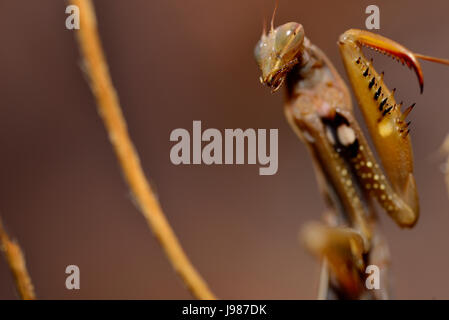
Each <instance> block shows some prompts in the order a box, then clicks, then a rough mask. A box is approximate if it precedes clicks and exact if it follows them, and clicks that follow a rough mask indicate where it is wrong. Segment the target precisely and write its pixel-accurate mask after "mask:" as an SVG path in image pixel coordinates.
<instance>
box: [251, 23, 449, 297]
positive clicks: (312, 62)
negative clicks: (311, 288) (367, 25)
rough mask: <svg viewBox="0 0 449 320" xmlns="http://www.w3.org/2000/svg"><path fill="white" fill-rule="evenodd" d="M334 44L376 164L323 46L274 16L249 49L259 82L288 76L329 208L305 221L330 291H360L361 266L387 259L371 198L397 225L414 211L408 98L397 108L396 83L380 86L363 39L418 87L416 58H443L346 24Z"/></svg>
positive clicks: (295, 122)
mask: <svg viewBox="0 0 449 320" xmlns="http://www.w3.org/2000/svg"><path fill="white" fill-rule="evenodd" d="M338 46H339V49H340V53H341V56H342V59H343V63H344V67H345V69H346V72H347V74H348V77H349V80H350V83H351V86H352V89H353V91H354V93H355V96H356V98H357V101H358V104H359V107H360V109H361V110H362V114H363V118H364V122H365V124H366V127H367V129H368V132H369V134H370V137H371V140H372V142H373V144H374V147H375V149H376V151H377V154H378V156H379V158H380V161H381V164H382V167H383V168H382V167H381V165H380V163H378V161H377V160H376V158H375V157H374V155H373V152H372V151H371V148H370V146H369V145H368V143H367V139H366V138H365V137H364V135H363V133H362V131H361V129H360V126H359V124H358V121H357V120H356V118H355V116H354V113H353V108H352V104H351V98H350V94H349V90H348V88H347V86H346V84H345V83H344V81H343V80H342V78H341V77H340V75H339V74H338V73H337V71H336V69H335V68H334V66H333V65H332V63H331V62H330V61H329V59H328V58H327V57H326V55H325V54H324V53H323V52H322V51H321V50H320V49H319V48H318V47H316V46H315V45H313V44H312V43H311V42H310V40H309V39H308V38H307V37H306V36H305V32H304V28H303V26H302V25H301V24H299V23H295V22H290V23H286V24H284V25H281V26H279V27H277V28H276V29H275V28H274V27H273V22H272V25H271V30H270V31H269V32H268V33H266V32H265V31H264V32H263V34H262V37H261V39H260V41H259V42H258V44H257V45H256V48H255V52H254V53H255V58H256V61H257V63H258V65H259V68H260V70H261V72H262V75H261V77H260V81H261V82H262V83H263V84H265V85H267V86H268V87H269V88H271V90H272V91H273V92H275V91H277V90H278V89H279V88H280V87H281V86H282V85H283V84H284V83H285V86H286V91H287V99H286V103H285V114H286V117H287V120H288V122H289V123H290V125H291V127H292V128H293V130H294V131H295V132H296V134H297V135H298V136H299V138H300V139H301V140H302V141H303V142H304V143H305V145H306V146H307V148H308V150H309V152H310V154H311V156H312V159H313V164H314V168H315V172H316V176H317V180H318V182H319V185H320V189H321V190H322V192H323V193H324V196H325V199H327V200H328V203H329V205H330V207H331V208H332V209H333V210H334V211H335V212H336V213H335V219H336V224H335V225H333V226H323V225H313V226H309V227H308V228H306V230H305V232H304V237H305V240H306V241H305V242H306V245H307V247H308V248H309V249H310V250H311V251H312V252H313V253H316V254H317V255H319V256H320V257H321V258H323V259H324V260H325V261H326V262H327V265H328V266H329V267H328V269H329V270H330V272H329V273H330V275H331V277H330V280H329V286H330V287H331V288H334V293H337V295H340V296H343V297H345V298H361V297H365V296H366V294H370V293H367V291H366V289H365V288H364V281H363V279H364V277H365V273H364V270H365V269H364V268H365V267H366V265H368V264H373V263H377V264H379V267H380V268H385V263H383V262H382V261H386V260H388V259H386V258H385V257H386V256H387V254H386V248H384V249H382V247H380V246H381V245H382V246H384V242H383V241H381V240H380V239H381V238H380V235H379V233H378V231H377V230H376V228H375V221H376V213H375V209H374V206H373V200H374V199H376V200H377V202H378V204H379V205H380V206H381V207H382V208H383V210H385V211H386V212H387V213H388V215H390V217H391V218H392V219H393V220H394V221H395V222H396V223H397V224H398V225H399V226H400V227H405V228H410V227H413V226H414V225H415V223H416V222H417V220H418V217H419V200H418V191H417V188H416V183H415V179H414V176H413V154H412V146H411V141H410V135H409V132H410V129H409V124H410V122H407V121H406V118H407V116H408V115H409V113H410V111H411V110H412V109H413V107H414V105H412V106H410V107H408V108H406V109H405V110H403V111H402V110H401V106H402V103H400V104H398V103H397V102H396V100H395V97H394V93H395V90H394V89H393V90H390V89H389V88H388V87H387V85H386V84H385V83H384V80H383V73H381V74H379V73H377V72H376V70H375V69H374V66H373V63H372V61H368V60H367V59H366V57H365V55H364V54H363V52H362V47H367V48H370V49H374V50H376V51H379V52H382V53H385V54H387V55H389V56H391V57H393V58H395V59H397V60H398V61H400V62H402V63H403V64H405V65H407V66H408V67H410V68H412V69H413V70H414V72H415V73H416V75H417V77H418V82H419V86H420V90H421V92H422V91H423V87H424V79H423V73H422V69H421V65H420V63H419V61H418V59H422V60H428V61H433V62H438V63H443V64H449V61H446V60H442V59H437V58H432V57H428V56H424V55H420V54H416V53H413V52H411V51H410V50H408V49H407V48H405V47H404V46H402V45H401V44H399V43H397V42H395V41H393V40H391V39H388V38H385V37H383V36H380V35H377V34H374V33H371V32H367V31H363V30H356V29H351V30H348V31H346V32H345V33H343V34H342V35H341V36H340V38H339V40H338ZM342 266H344V267H342ZM346 269H347V270H346ZM374 295H376V294H374ZM383 297H385V295H383ZM374 298H378V296H377V297H376V296H374Z"/></svg>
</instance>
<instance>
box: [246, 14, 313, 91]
mask: <svg viewBox="0 0 449 320" xmlns="http://www.w3.org/2000/svg"><path fill="white" fill-rule="evenodd" d="M303 51H304V28H303V26H302V25H301V24H299V23H296V22H289V23H286V24H283V25H281V26H279V27H277V28H276V29H274V28H273V23H272V25H271V30H270V31H269V32H268V34H266V33H265V30H264V32H263V34H262V37H261V39H260V40H259V42H258V43H257V45H256V47H255V49H254V57H255V58H256V61H257V64H258V65H259V68H260V70H261V71H262V76H261V77H260V82H261V83H262V84H266V85H267V86H268V87H270V88H271V90H272V92H275V91H276V90H278V89H279V87H280V86H281V85H282V83H283V82H284V80H285V77H286V75H287V73H288V72H289V71H290V70H291V69H292V68H293V67H294V66H295V65H296V64H298V63H299V62H300V61H299V59H300V56H301V54H302V52H303Z"/></svg>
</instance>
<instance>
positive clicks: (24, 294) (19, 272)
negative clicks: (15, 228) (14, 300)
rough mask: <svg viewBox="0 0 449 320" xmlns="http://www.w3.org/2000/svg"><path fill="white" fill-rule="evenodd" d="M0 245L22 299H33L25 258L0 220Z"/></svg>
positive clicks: (34, 297)
mask: <svg viewBox="0 0 449 320" xmlns="http://www.w3.org/2000/svg"><path fill="white" fill-rule="evenodd" d="M0 246H1V249H2V251H3V252H4V254H5V258H6V261H7V263H8V265H9V268H10V269H11V272H12V274H13V276H14V281H15V283H16V287H17V291H18V292H19V294H20V297H21V298H22V299H23V300H34V299H36V296H35V294H34V288H33V284H32V282H31V278H30V275H29V274H28V271H27V268H26V265H25V258H24V256H23V253H22V250H21V249H20V247H19V245H18V244H17V243H16V242H15V241H12V240H11V239H10V238H9V236H8V234H7V233H6V231H5V229H4V227H3V223H2V221H1V220H0Z"/></svg>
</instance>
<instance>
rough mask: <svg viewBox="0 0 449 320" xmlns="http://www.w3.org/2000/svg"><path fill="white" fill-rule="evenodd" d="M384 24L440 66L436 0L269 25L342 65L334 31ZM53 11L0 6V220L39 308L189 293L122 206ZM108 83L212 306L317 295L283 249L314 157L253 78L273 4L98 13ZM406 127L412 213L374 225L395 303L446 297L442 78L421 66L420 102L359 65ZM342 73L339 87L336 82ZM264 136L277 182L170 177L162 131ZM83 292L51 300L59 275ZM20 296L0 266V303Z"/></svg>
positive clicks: (46, 6)
mask: <svg viewBox="0 0 449 320" xmlns="http://www.w3.org/2000/svg"><path fill="white" fill-rule="evenodd" d="M369 4H378V5H379V7H380V11H381V30H380V33H382V34H383V35H385V36H388V37H391V38H393V39H395V40H397V41H399V42H401V43H403V44H404V45H406V46H407V47H409V48H411V49H412V50H415V51H417V52H420V53H424V54H431V55H435V56H441V57H446V58H449V42H448V41H447V40H446V39H448V36H447V35H448V32H449V19H448V12H449V3H448V2H447V1H443V0H441V1H436V0H427V1H425V2H424V1H409V0H407V1H406V0H401V1H355V0H354V1H344V2H343V1H330V0H327V1H324V0H313V1H300V0H281V1H280V5H279V10H278V14H277V16H276V24H281V23H284V22H287V21H298V22H301V23H302V24H303V25H304V27H305V30H306V35H307V36H308V37H309V38H310V39H311V40H312V41H313V42H314V43H315V44H317V45H318V46H320V47H321V49H323V51H324V52H326V53H327V54H328V56H329V57H330V59H331V60H332V61H333V62H334V63H335V65H336V67H337V69H338V70H339V71H340V72H341V73H342V74H343V73H344V70H343V67H342V63H341V60H340V57H339V54H338V51H337V45H336V41H337V39H338V36H339V34H341V33H342V32H344V31H345V30H346V29H349V28H364V25H365V18H366V14H365V8H366V6H367V5H369ZM66 5H67V3H66V2H64V1H60V0H40V1H14V0H1V1H0V38H1V39H2V49H1V50H0V74H1V78H0V105H1V117H0V146H1V157H0V214H1V216H2V217H3V219H4V222H5V224H6V227H7V229H8V231H9V233H10V234H11V235H12V236H14V237H15V238H17V239H18V241H19V242H20V244H21V246H22V248H23V249H24V251H25V254H26V259H27V263H28V267H29V271H30V273H31V276H32V278H33V280H34V283H35V287H36V291H37V294H38V297H39V298H44V299H50V298H62V299H80V298H87V299H91V298H101V299H108V298H114V299H118V298H126V299H129V298H136V299H171V298H173V299H185V298H190V297H191V296H190V295H189V293H188V292H187V290H186V289H185V288H184V286H183V284H182V282H181V281H180V280H179V279H178V277H177V276H176V275H175V274H174V272H173V270H172V268H171V266H170V265H169V263H168V262H167V259H166V257H165V255H164V254H163V253H162V250H161V249H160V247H159V246H158V244H157V242H156V240H155V238H154V237H153V236H152V234H151V232H150V231H149V229H148V227H147V225H146V223H145V221H144V219H143V217H142V216H141V214H140V213H139V212H138V211H137V210H136V208H135V207H134V205H133V203H132V201H131V199H130V195H129V192H128V190H127V187H126V186H125V184H124V182H123V179H122V176H121V173H120V171H119V169H118V165H117V162H116V159H115V157H114V155H113V153H112V149H111V146H110V144H109V141H108V139H107V136H106V134H105V131H104V128H103V125H102V123H101V121H100V118H99V116H98V114H97V111H96V106H95V103H94V100H93V98H92V95H91V92H90V91H89V88H88V86H87V84H86V81H85V79H84V76H83V74H82V72H81V70H80V67H79V61H80V59H79V54H78V49H77V46H76V43H75V41H74V35H73V32H72V31H69V30H66V29H65V19H66V17H67V15H66V14H65V13H64V11H65V6H66ZM95 5H96V11H97V16H98V22H99V29H100V33H101V37H102V41H103V45H104V49H105V51H106V55H107V59H108V62H109V66H110V70H111V73H112V78H113V81H114V84H115V86H116V88H117V90H118V93H119V96H120V100H121V103H122V106H123V108H124V113H125V116H126V119H127V122H128V125H129V129H130V133H131V136H132V138H133V139H134V142H135V144H136V146H137V149H138V151H139V153H140V156H141V160H142V164H143V167H144V169H145V172H146V174H147V175H148V177H150V180H151V182H152V183H153V184H154V186H155V187H156V189H157V192H158V195H159V198H160V201H161V203H162V206H163V208H164V209H165V212H166V214H167V216H168V218H169V220H170V221H171V223H172V225H173V227H174V229H175V231H176V233H177V235H178V236H179V239H180V240H181V241H182V243H183V246H184V248H185V250H186V251H187V253H188V255H189V256H190V257H191V259H192V260H193V262H194V264H195V265H196V266H197V267H198V269H199V270H200V272H201V273H202V275H203V276H204V277H205V278H206V279H207V280H208V282H209V284H210V286H211V288H212V289H213V291H214V292H215V293H216V294H217V295H218V296H219V297H221V298H225V299H305V298H308V299H314V298H315V296H316V287H317V278H318V264H317V262H316V260H315V259H314V258H312V257H311V256H309V255H308V254H307V253H306V252H305V251H304V249H303V248H302V247H301V245H300V244H299V242H298V230H299V228H300V226H301V225H302V224H303V223H305V222H306V221H310V220H313V219H319V217H320V216H321V214H322V212H323V210H324V205H323V201H322V199H321V196H320V194H319V193H318V191H317V186H316V183H315V179H314V176H313V173H312V167H311V161H310V159H309V156H308V154H307V152H306V150H305V147H304V146H303V145H302V144H301V143H300V142H299V140H298V139H297V138H296V136H295V135H294V134H293V132H292V131H291V130H290V128H289V127H288V126H287V123H286V121H285V119H284V116H283V111H282V101H283V98H282V96H283V95H282V93H278V94H275V95H271V94H270V92H269V90H268V89H267V88H265V87H262V86H261V85H260V83H259V81H258V77H259V71H258V70H257V67H256V64H255V62H254V60H253V47H254V45H255V43H256V42H257V40H258V38H259V36H260V34H261V30H262V21H263V18H267V19H268V20H269V18H270V16H271V12H272V9H273V6H274V1H272V0H264V1H260V0H245V1H225V0H216V1H207V0H190V1H183V0H166V1H162V0H161V1H144V0H130V1H125V0H102V1H95ZM374 58H375V63H376V65H377V66H378V70H379V71H382V70H385V72H386V76H385V80H386V82H387V84H389V85H390V87H391V88H393V87H397V88H398V96H399V98H398V100H399V101H400V100H401V99H403V100H404V102H405V104H411V103H412V102H417V108H415V110H414V111H413V113H412V115H411V119H412V140H413V144H414V153H415V156H416V158H415V172H416V179H417V183H418V187H419V191H420V198H421V208H422V210H421V218H420V221H419V222H418V224H417V226H416V227H415V228H414V229H413V230H400V229H399V228H398V227H397V226H396V225H395V224H394V223H393V222H392V221H390V219H389V218H388V217H386V216H385V214H384V213H381V222H382V227H383V230H384V231H385V234H386V235H387V237H388V239H389V243H390V247H391V252H392V258H393V265H392V272H393V279H392V281H393V286H394V289H395V296H396V297H397V298H402V299H409V298H412V299H415V298H424V299H432V298H446V299H447V298H449V276H448V274H447V270H448V268H449V252H448V250H447V244H448V243H449V232H448V228H449V212H448V208H449V200H448V197H447V193H446V189H445V185H444V181H443V174H442V169H441V164H442V163H443V158H441V157H438V155H437V150H438V148H439V146H440V144H441V143H442V141H443V139H444V137H445V135H446V133H447V132H449V121H448V119H449V90H448V88H449V68H447V67H446V68H445V67H442V66H438V65H432V64H430V63H426V62H424V63H423V69H424V74H425V90H424V94H423V95H422V96H421V95H419V92H418V91H419V90H418V84H417V81H416V77H415V75H414V74H412V72H411V71H410V70H408V69H406V68H403V67H402V66H400V65H399V64H397V63H395V62H393V61H392V60H388V59H387V58H385V57H383V56H381V57H379V56H377V55H375V56H374ZM345 79H346V76H345ZM192 120H202V123H203V128H210V127H212V128H218V129H220V130H222V129H224V128H279V171H278V173H277V174H276V175H274V176H259V175H258V166H254V165H252V166H248V165H241V166H236V165H235V166H224V165H223V166H209V167H208V166H205V165H201V166H194V165H191V166H175V165H173V164H171V162H170V159H169V151H170V148H171V146H172V145H173V144H172V143H171V142H170V141H169V135H170V132H171V131H172V130H173V129H175V128H179V127H182V128H186V129H188V130H191V126H192ZM69 264H76V265H78V266H79V267H80V269H81V290H78V291H69V290H67V289H65V286H64V283H65V278H66V274H65V273H64V271H65V267H66V266H67V265H69ZM16 297H17V295H16V293H15V290H14V286H13V282H12V278H11V276H10V273H9V270H8V268H7V265H6V263H5V261H4V259H3V258H2V259H1V260H0V299H13V298H16Z"/></svg>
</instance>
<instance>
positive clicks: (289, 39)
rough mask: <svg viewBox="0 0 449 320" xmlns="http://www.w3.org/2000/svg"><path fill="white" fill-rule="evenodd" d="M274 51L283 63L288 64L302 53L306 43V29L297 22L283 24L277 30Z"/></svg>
mask: <svg viewBox="0 0 449 320" xmlns="http://www.w3.org/2000/svg"><path fill="white" fill-rule="evenodd" d="M275 33H276V36H275V39H274V51H275V52H276V54H277V56H279V57H280V58H281V59H282V60H284V61H283V62H285V63H288V62H289V61H290V60H292V59H294V58H295V57H296V56H297V55H298V53H299V52H300V51H301V49H302V47H303V42H304V28H303V27H302V25H301V24H299V23H296V22H289V23H286V24H283V25H282V26H280V27H278V28H277V29H276V30H275Z"/></svg>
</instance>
